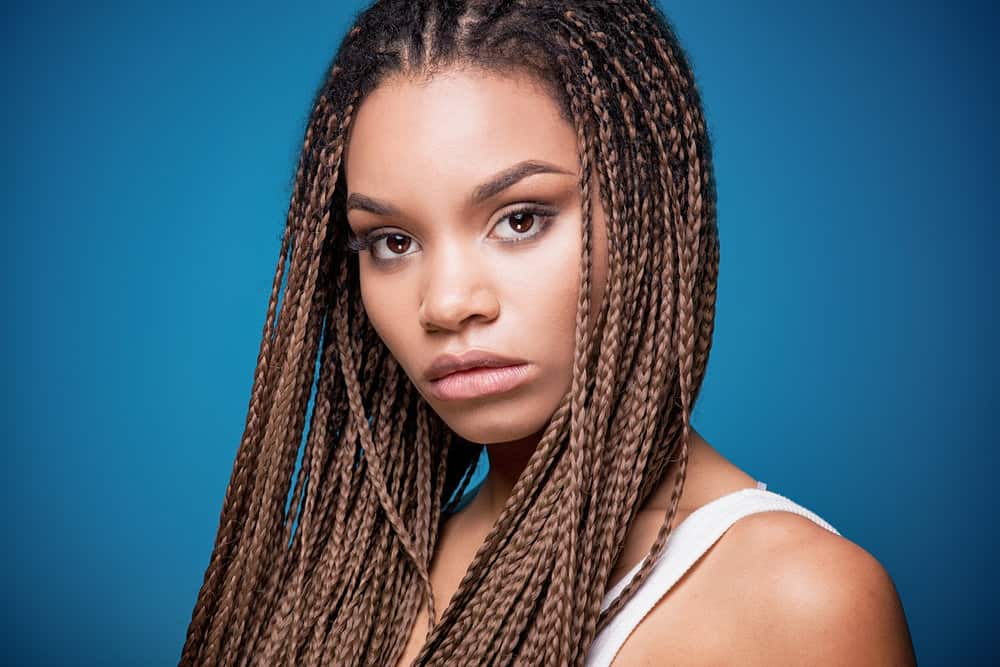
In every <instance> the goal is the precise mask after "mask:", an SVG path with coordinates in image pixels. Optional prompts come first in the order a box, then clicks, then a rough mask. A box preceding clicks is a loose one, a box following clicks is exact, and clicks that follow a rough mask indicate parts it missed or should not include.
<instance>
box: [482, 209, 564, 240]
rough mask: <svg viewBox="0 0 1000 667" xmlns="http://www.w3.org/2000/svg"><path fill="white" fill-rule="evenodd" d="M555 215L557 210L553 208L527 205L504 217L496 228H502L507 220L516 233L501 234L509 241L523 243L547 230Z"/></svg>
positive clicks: (509, 226)
mask: <svg viewBox="0 0 1000 667" xmlns="http://www.w3.org/2000/svg"><path fill="white" fill-rule="evenodd" d="M555 215H556V212H555V211H553V210H551V209H544V208H538V207H535V206H525V207H522V208H519V209H517V210H516V211H511V212H510V213H508V214H507V215H505V216H504V217H502V218H501V219H500V222H498V223H497V225H496V227H494V229H502V228H503V226H504V223H505V222H506V223H507V227H508V229H512V230H514V234H513V235H510V236H501V238H503V239H505V242H507V243H521V242H522V241H528V240H530V239H533V238H535V237H536V236H538V235H539V234H541V233H542V232H543V231H545V229H546V228H547V227H548V226H549V224H550V223H551V222H552V218H554V217H555ZM529 232H530V233H529Z"/></svg>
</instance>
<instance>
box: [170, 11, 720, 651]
mask: <svg viewBox="0 0 1000 667" xmlns="http://www.w3.org/2000/svg"><path fill="white" fill-rule="evenodd" d="M462 67H474V68H480V69H483V70H487V71H492V72H497V73H500V74H503V73H510V72H511V71H512V70H513V69H516V70H517V71H523V72H527V73H530V74H531V75H532V79H533V80H535V81H537V82H538V83H539V84H541V85H543V86H544V87H545V89H546V90H547V91H549V92H550V94H551V95H552V97H553V99H554V100H556V101H557V102H558V103H559V105H560V111H561V113H562V114H563V118H564V119H565V120H566V121H567V122H568V123H570V124H571V125H572V126H573V127H574V128H575V130H576V136H577V142H578V150H579V159H580V165H581V174H580V183H579V187H580V190H581V193H582V195H583V199H582V201H583V203H582V208H583V211H582V213H583V216H582V219H583V225H582V226H583V229H582V234H583V251H582V256H581V266H582V272H581V284H580V292H579V294H580V298H579V301H578V304H577V319H576V350H577V351H576V356H575V359H574V367H573V381H572V387H571V389H570V391H569V392H568V393H567V395H566V396H565V397H564V399H563V401H562V402H561V403H560V405H559V406H558V408H557V409H556V411H555V412H554V414H553V415H552V418H551V419H550V421H549V423H548V424H547V426H546V428H545V431H544V434H543V436H542V438H541V441H540V443H539V445H538V447H537V449H536V451H535V452H534V453H533V455H532V457H531V459H530V461H529V463H528V466H527V468H526V469H525V470H524V472H523V473H522V474H521V476H520V478H519V479H518V481H517V483H516V485H515V487H514V489H513V493H512V495H511V497H510V498H509V499H508V501H507V503H506V505H505V507H504V510H503V512H502V514H501V516H500V517H499V519H498V520H497V522H496V524H495V525H494V527H493V529H492V531H491V532H490V534H489V535H488V536H487V537H486V539H485V541H484V543H483V544H482V546H481V547H480V548H479V550H478V551H477V553H476V555H475V558H474V560H473V561H472V564H471V565H470V566H469V568H468V571H467V572H466V574H465V576H464V578H463V579H462V581H461V583H460V585H459V587H458V590H457V591H456V593H455V594H454V596H453V597H452V599H451V600H450V602H449V604H448V606H447V608H446V609H444V610H443V615H442V616H441V618H440V619H439V620H438V621H437V622H436V623H435V622H434V618H435V613H434V612H435V600H434V596H433V590H432V588H431V585H430V574H429V569H430V562H431V557H432V555H433V553H434V547H435V545H436V542H437V538H438V534H439V528H440V526H441V523H442V521H443V520H444V519H445V518H446V517H447V515H448V514H449V513H450V512H451V511H452V510H453V509H454V507H455V505H456V503H457V502H458V500H459V498H460V497H461V496H462V494H463V493H464V491H465V489H466V487H467V485H468V483H469V480H470V478H471V475H472V472H473V469H474V467H475V465H476V461H477V460H478V458H479V455H480V453H481V451H482V445H481V444H477V443H472V442H469V441H466V440H464V439H463V438H461V437H460V436H458V435H457V434H456V433H454V432H453V431H452V430H451V429H449V428H448V427H447V425H446V424H445V423H444V422H443V421H442V420H441V418H440V417H438V415H437V414H436V413H435V412H434V411H433V409H431V407H430V406H429V405H428V404H427V403H426V401H424V400H423V398H422V397H421V396H420V395H419V394H418V393H417V391H416V389H415V388H414V387H413V386H412V384H411V383H410V382H409V381H408V378H406V376H405V374H404V373H403V372H402V369H401V368H400V367H399V365H398V363H397V362H396V360H395V359H394V358H393V356H392V355H391V354H390V353H389V351H388V349H387V348H386V346H385V345H384V344H383V343H382V341H381V340H380V339H379V337H378V335H377V333H376V332H375V331H374V329H373V328H372V326H371V324H370V322H369V321H368V319H367V317H366V315H365V312H364V308H363V305H362V302H361V296H360V286H359V277H358V267H357V262H356V261H352V260H353V256H352V255H351V253H349V252H348V251H346V250H345V246H346V240H347V238H348V234H349V229H348V226H347V222H346V215H345V197H346V184H345V179H344V174H343V155H344V150H345V144H346V142H347V137H348V134H349V131H350V127H351V122H352V120H353V116H354V113H355V111H356V109H357V105H358V104H360V101H361V100H363V99H364V98H365V96H366V95H367V94H368V93H369V92H371V91H372V90H373V89H374V88H375V87H377V86H378V85H380V84H382V83H384V82H386V81H387V80H388V79H389V78H390V77H392V76H406V77H411V78H417V79H419V78H420V77H430V76H434V75H436V74H440V73H443V72H446V71H449V70H451V69H454V68H462ZM592 174H593V175H594V177H595V178H596V182H597V183H598V192H597V193H595V194H596V195H597V196H599V197H600V201H601V203H602V205H603V207H604V210H605V211H606V212H607V230H608V254H609V257H608V285H607V291H606V294H605V297H604V303H603V304H602V308H601V309H600V311H599V314H598V317H597V321H596V322H595V323H593V324H592V323H591V322H589V311H590V301H589V299H590V282H591V234H592V228H593V226H592V210H591V202H590V194H591V193H590V189H591V176H592ZM718 263H719V240H718V228H717V224H716V196H715V185H714V177H713V172H712V162H711V147H710V141H709V136H708V132H707V129H706V123H705V118H704V113H703V110H702V106H701V101H700V98H699V93H698V91H697V88H696V86H695V81H694V76H693V73H692V70H691V67H690V64H689V62H688V60H687V57H686V55H685V54H684V51H683V50H682V49H681V47H680V44H679V42H678V40H677V37H676V35H675V34H674V31H673V29H672V27H671V25H670V24H669V22H668V21H667V19H666V18H665V17H664V16H663V15H662V13H661V12H660V11H659V10H658V9H657V8H656V7H655V6H654V5H652V4H650V3H649V2H644V1H633V2H608V1H605V0H600V1H597V0H588V1H580V2H570V1H564V2H553V1H550V0H545V1H541V0H535V1H531V0H524V1H514V0H500V1H491V2H486V1H471V2H464V1H449V2H445V1H410V0H407V1H405V2H404V1H401V0H389V1H380V2H375V3H374V4H372V5H371V6H369V7H368V8H367V9H365V10H364V11H363V12H361V13H359V14H358V16H357V17H356V20H355V22H354V25H353V27H352V28H351V29H350V30H349V32H348V33H347V35H346V36H345V37H344V39H343V41H342V43H341V44H340V46H339V48H338V50H337V53H336V54H335V57H334V59H333V61H332V63H331V65H330V68H329V70H328V73H327V76H326V77H325V79H324V81H323V82H322V85H321V86H320V87H319V89H318V91H317V93H316V95H315V97H314V99H313V103H312V112H311V114H310V116H309V120H308V123H307V126H306V130H305V137H304V141H303V145H302V151H301V154H300V158H299V162H298V166H297V169H296V172H295V177H294V185H293V188H292V195H291V200H290V203H289V208H288V215H287V220H286V224H285V230H284V235H283V238H282V241H281V247H280V250H279V259H278V265H277V268H276V270H275V276H274V282H273V286H272V290H271V295H270V300H269V303H268V308H267V313H266V317H265V321H264V328H263V334H262V340H261V345H260V352H259V354H258V358H257V366H256V370H255V373H254V381H253V388H252V390H251V396H250V402H249V407H248V411H247V418H246V424H245V427H244V432H243V436H242V439H241V441H240V445H239V449H238V451H237V454H236V458H235V462H234V465H233V470H232V474H231V478H230V481H229V485H228V487H227V489H226V495H225V499H224V501H223V506H222V512H221V516H220V522H219V529H218V532H217V535H216V540H215V545H214V547H213V550H212V555H211V559H210V562H209V564H208V567H207V569H206V571H205V577H204V581H203V584H202V587H201V590H200V592H199V594H198V599H197V602H196V604H195V607H194V609H193V612H192V618H191V623H190V625H189V627H188V632H187V638H186V641H185V644H184V648H183V652H182V656H181V664H184V665H193V664H199V665H203V664H225V665H231V664H237V663H239V664H245V663H253V664H265V665H276V664H295V665H319V664H330V663H335V664H338V665H355V664H380V665H381V664H389V665H391V664H395V663H396V662H397V661H398V659H399V657H400V656H401V655H402V652H403V650H404V648H405V645H406V642H407V640H408V639H409V636H410V632H411V631H412V629H413V623H414V621H415V619H416V617H417V614H418V613H419V611H420V609H421V607H422V606H425V605H426V606H427V608H428V609H429V610H430V614H429V617H428V636H427V639H426V642H425V644H424V646H423V648H422V650H421V652H420V654H419V655H418V656H417V658H416V660H415V661H414V664H420V665H445V664H449V665H450V664H466V663H474V664H496V665H507V664H512V663H514V662H518V663H520V664H532V665H534V664H574V665H576V664H583V660H584V657H585V655H586V653H587V651H588V649H589V647H590V644H591V643H592V641H593V638H594V637H595V635H596V633H597V632H598V631H600V629H602V628H603V627H604V625H605V624H606V623H607V621H608V620H609V619H610V617H611V616H613V615H614V614H615V613H616V612H617V611H618V609H620V608H621V606H622V604H624V603H625V602H626V601H627V600H628V599H630V598H631V595H632V593H633V592H634V591H635V590H636V588H637V587H638V586H639V585H640V584H641V583H642V582H643V581H644V580H645V578H646V576H647V575H648V573H649V571H650V570H651V566H652V563H653V562H654V560H655V557H656V556H658V555H659V554H660V553H661V552H662V550H663V548H664V546H665V544H666V540H667V537H668V536H669V534H670V526H671V524H672V522H673V519H674V517H675V515H676V511H677V504H678V500H679V498H680V493H681V490H682V488H683V484H684V479H685V474H686V466H687V440H688V435H689V433H690V415H691V410H692V408H693V405H694V403H695V402H696V400H697V397H698V394H699V391H700V388H701V384H702V380H703V378H704V373H705V368H706V366H707V362H708V355H709V350H710V348H711V340H712V332H713V327H714V321H715V293H716V284H717V277H718ZM283 283H284V290H283V291H282V289H281V288H282V285H283ZM279 305H280V308H279ZM311 399H312V400H313V409H312V412H311V417H309V428H308V430H306V426H305V422H306V419H307V416H308V415H307V413H308V406H309V403H310V400H311ZM300 451H301V455H302V462H301V467H300V469H299V472H298V475H297V476H295V478H294V479H293V472H294V469H295V463H296V460H297V458H298V455H299V453H300ZM671 466H676V467H677V472H678V474H677V477H676V484H675V487H674V489H673V495H672V497H671V502H670V507H669V511H668V512H667V515H666V517H665V519H664V522H663V524H662V526H661V528H660V530H659V533H658V535H657V537H656V540H655V542H654V543H653V545H652V546H651V547H650V550H649V554H648V556H647V558H646V559H645V561H644V563H643V564H642V566H641V567H640V569H639V571H638V573H637V575H636V576H635V577H634V579H632V581H631V583H630V584H629V585H628V586H626V587H625V589H624V591H623V592H622V594H621V595H620V596H619V597H618V598H617V599H616V600H615V601H614V602H613V603H612V604H611V605H610V607H609V608H608V609H606V610H604V611H602V610H601V603H602V600H603V597H604V594H605V591H606V588H607V586H608V584H609V583H610V582H609V577H610V574H611V570H612V568H613V566H614V564H615V563H616V562H617V560H618V558H619V556H620V555H621V552H622V549H623V546H624V542H625V537H626V535H627V533H628V531H629V528H630V527H631V525H632V522H633V518H634V517H635V514H636V512H637V510H638V508H639V507H640V506H641V505H642V503H643V502H644V501H645V499H646V498H647V497H648V495H649V494H650V492H651V491H652V490H653V488H654V487H655V486H656V484H657V482H659V481H660V480H662V479H663V478H664V476H665V475H666V474H667V473H668V472H669V471H670V470H671Z"/></svg>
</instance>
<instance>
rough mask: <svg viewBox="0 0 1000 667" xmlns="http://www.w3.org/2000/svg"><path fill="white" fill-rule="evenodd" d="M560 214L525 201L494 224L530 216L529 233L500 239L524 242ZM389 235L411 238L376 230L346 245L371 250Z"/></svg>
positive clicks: (383, 260)
mask: <svg viewBox="0 0 1000 667" xmlns="http://www.w3.org/2000/svg"><path fill="white" fill-rule="evenodd" d="M558 214H559V210H558V209H556V208H554V207H552V206H547V205H544V204H539V203H536V202H529V203H524V204H521V205H520V206H517V207H516V208H515V209H513V210H511V211H509V212H508V213H506V214H505V215H504V216H503V217H502V218H500V220H499V221H497V224H496V225H495V226H494V229H496V227H498V226H499V225H500V224H502V223H503V222H504V221H508V220H510V219H511V218H514V217H516V216H530V217H531V218H533V219H534V220H535V224H534V225H532V228H531V230H530V231H529V232H528V233H524V234H519V233H517V234H519V236H517V237H514V238H505V239H503V240H501V241H500V242H501V243H511V244H518V243H524V242H527V241H531V240H534V239H536V238H538V237H539V236H541V235H542V234H544V233H545V232H546V230H547V229H548V227H549V226H550V225H551V224H552V221H553V219H554V218H555V217H556V216H557V215H558ZM389 237H397V238H403V239H408V238H411V237H410V236H409V235H407V234H404V233H402V232H394V231H374V232H371V233H369V234H367V235H364V236H361V237H358V236H355V235H354V234H351V235H350V236H349V237H348V239H347V242H346V244H345V247H346V248H347V249H348V250H350V251H351V252H354V253H360V252H364V251H366V250H369V251H370V250H372V249H373V247H374V246H375V245H376V244H377V243H378V242H379V241H381V240H382V239H385V238H389ZM409 254H412V253H406V254H399V255H396V256H394V257H390V258H385V257H378V256H377V255H376V254H375V253H374V252H372V253H371V257H372V260H373V261H374V262H375V263H376V264H391V263H395V262H398V261H400V260H402V259H403V258H404V257H407V256H408V255H409Z"/></svg>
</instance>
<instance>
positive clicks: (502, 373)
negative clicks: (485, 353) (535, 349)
mask: <svg viewBox="0 0 1000 667" xmlns="http://www.w3.org/2000/svg"><path fill="white" fill-rule="evenodd" d="M531 375H532V372H531V364H528V363H519V364H511V365H509V366H492V367H485V366H482V367H477V368H468V369H464V370H460V371H455V372H454V373H449V374H448V375H445V376H444V377H441V378H438V379H437V380H431V381H430V392H431V394H432V395H433V396H434V397H435V398H437V399H438V400H442V401H455V400H462V399H470V398H479V397H481V396H492V395H496V394H503V393H506V392H508V391H512V390H514V389H516V388H518V387H520V386H521V385H523V384H525V383H526V382H527V381H528V380H530V379H531Z"/></svg>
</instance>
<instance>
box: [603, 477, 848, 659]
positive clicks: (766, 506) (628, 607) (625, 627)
mask: <svg viewBox="0 0 1000 667" xmlns="http://www.w3.org/2000/svg"><path fill="white" fill-rule="evenodd" d="M776 510H780V511H784V512H794V513H795V514H800V515H802V516H804V517H806V518H807V519H811V520H812V521H813V522H815V523H817V524H819V525H820V526H822V527H824V528H826V529H827V530H829V531H831V532H834V533H836V534H837V535H839V534H840V533H839V532H838V531H837V529H836V528H834V527H833V526H831V525H830V524H829V523H827V522H826V521H824V520H823V519H822V518H821V517H820V516H818V515H817V514H815V513H813V512H812V511H810V510H808V509H806V508H805V507H802V506H801V505H799V504H798V503H796V502H794V501H792V500H789V499H788V498H786V497H785V496H782V495H779V494H777V493H775V492H773V491H768V490H767V484H765V483H764V482H757V488H756V489H740V490H738V491H734V492H733V493H729V494H727V495H724V496H722V497H720V498H716V499H715V500H713V501H711V502H708V503H705V504H704V505H702V506H701V507H699V508H698V509H696V510H695V511H694V512H691V514H689V515H688V516H687V517H686V518H685V519H684V520H683V521H681V522H680V523H679V524H677V526H675V527H674V529H673V531H671V533H670V535H668V536H667V545H666V548H665V549H664V550H663V553H662V554H660V557H659V558H658V559H657V561H656V564H655V565H653V570H652V571H651V572H650V573H649V576H647V577H646V580H645V581H643V582H642V583H641V584H640V585H639V589H638V590H637V591H636V592H635V594H634V595H633V596H632V599H631V600H629V601H628V602H626V603H625V606H623V607H622V608H621V609H619V610H618V613H616V614H615V616H614V617H613V618H612V619H611V621H610V622H609V623H608V624H607V625H606V626H604V629H603V630H601V632H599V633H598V634H597V636H596V637H595V638H594V643H593V644H591V646H590V650H589V652H588V653H587V659H586V666H587V667H607V665H610V664H611V661H612V660H614V658H615V656H616V655H617V654H618V650H619V649H620V648H621V647H622V644H624V643H625V640H626V639H628V637H629V635H631V634H632V631H633V630H634V629H635V628H636V626H638V625H639V623H640V622H641V621H642V619H643V618H645V617H646V614H648V613H649V611H650V610H651V609H652V608H653V607H654V606H655V605H656V603H657V602H658V601H659V600H660V598H662V597H663V596H664V595H666V593H667V591H669V590H670V589H671V587H673V585H674V584H675V583H677V581H678V580H679V579H680V578H681V577H682V576H683V575H684V573H685V572H687V571H688V569H690V568H691V566H692V565H694V564H695V563H696V562H697V561H698V559H699V558H701V557H702V556H703V555H704V554H705V552H706V551H708V549H709V548H710V547H711V546H712V545H713V544H715V543H716V542H717V541H718V540H719V538H720V537H722V535H723V534H724V533H725V532H726V531H727V530H728V529H729V527H730V526H732V525H733V523H735V522H736V521H737V520H738V519H741V518H743V517H745V516H747V515H749V514H756V513H757V512H769V511H776ZM643 562H645V559H643ZM641 566H642V562H640V563H636V565H635V567H633V568H632V569H631V570H630V571H629V572H628V574H626V575H625V576H624V577H622V579H621V581H619V582H618V583H616V584H615V585H614V586H613V587H612V588H611V589H610V590H608V592H607V593H606V594H605V596H604V602H603V604H602V605H601V610H602V611H603V610H604V609H607V608H608V606H609V605H610V604H611V603H612V602H613V601H614V599H615V598H617V597H618V595H619V594H620V593H621V592H622V590H623V589H624V588H625V586H626V585H628V583H629V582H630V581H632V579H633V578H634V577H635V575H636V573H637V572H638V571H639V568H640V567H641Z"/></svg>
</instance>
